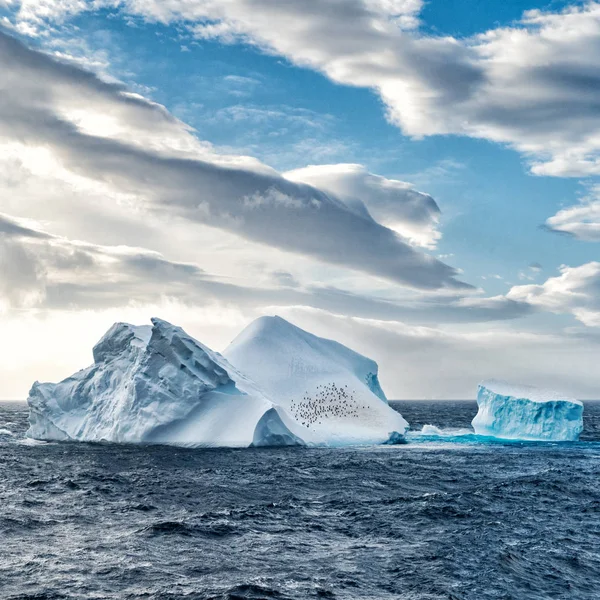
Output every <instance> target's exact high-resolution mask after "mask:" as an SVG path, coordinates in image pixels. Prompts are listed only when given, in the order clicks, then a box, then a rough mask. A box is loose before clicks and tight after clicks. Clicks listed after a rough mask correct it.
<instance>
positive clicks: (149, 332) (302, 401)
mask: <svg viewBox="0 0 600 600" xmlns="http://www.w3.org/2000/svg"><path fill="white" fill-rule="evenodd" d="M228 352H229V354H230V355H231V357H232V358H233V359H235V361H237V363H239V364H238V365H235V366H232V364H231V361H228V360H227V358H224V357H223V356H222V355H220V354H219V353H216V352H213V351H212V350H210V349H209V348H207V347H206V346H204V345H203V344H201V343H200V342H198V341H197V340H195V339H194V338H192V337H190V336H189V335H188V334H187V333H185V331H183V330H182V329H181V328H179V327H176V326H174V325H171V324H170V323H167V322H166V321H162V320H160V319H153V320H152V326H150V325H148V326H140V327H136V326H133V325H128V324H125V323H117V324H115V325H113V327H111V329H110V330H109V331H108V332H107V333H106V334H105V335H104V337H103V338H102V339H101V340H100V341H99V342H98V344H96V346H95V347H94V350H93V356H94V364H93V365H92V366H90V367H88V368H87V369H84V370H82V371H79V372H78V373H76V374H74V375H73V376H71V377H69V378H68V379H65V380H64V381H62V382H60V383H57V384H53V383H38V382H36V383H35V384H34V385H33V387H32V389H31V391H30V395H29V398H28V403H29V409H30V417H29V419H30V428H29V430H28V437H30V438H34V439H40V440H77V441H90V442H93V441H110V442H120V443H149V444H152V443H162V444H178V445H187V446H225V447H247V446H281V445H305V444H310V445H344V444H355V443H378V442H385V441H388V440H389V439H390V436H392V439H393V440H396V441H397V440H398V439H399V436H398V434H400V435H402V434H403V433H404V431H405V429H406V427H407V425H406V421H404V419H403V418H402V417H401V416H400V415H399V414H398V413H396V412H395V411H393V410H392V409H391V408H390V407H389V406H388V404H387V401H386V399H385V396H384V395H383V392H382V391H381V388H380V386H379V382H378V380H377V365H376V364H375V363H374V362H373V361H370V360H369V359H366V358H364V357H362V356H360V355H358V354H356V353H354V352H352V351H351V350H349V349H348V348H345V347H344V346H342V345H340V344H337V343H335V342H331V341H329V340H322V339H321V338H317V337H316V336H312V335H311V334H308V333H307V332H305V331H302V330H301V329H298V328H296V327H294V326H293V325H291V324H289V323H287V322H286V321H284V320H283V319H278V318H273V319H259V320H258V321H257V322H255V323H254V324H252V325H250V326H249V327H248V328H247V329H246V330H245V331H244V332H243V333H242V334H241V336H240V337H239V338H238V340H236V342H234V344H232V346H231V347H230V348H229V350H228ZM255 353H257V354H256V355H254V354H255ZM253 355H254V356H253ZM253 360H258V361H259V362H260V361H264V362H262V363H260V364H262V366H263V369H262V370H261V369H258V368H256V367H257V365H258V363H256V362H253ZM245 367H251V368H250V370H249V371H248V372H246V371H245ZM250 371H252V374H250V376H248V374H249V373H250ZM255 375H256V376H257V378H256V379H255Z"/></svg>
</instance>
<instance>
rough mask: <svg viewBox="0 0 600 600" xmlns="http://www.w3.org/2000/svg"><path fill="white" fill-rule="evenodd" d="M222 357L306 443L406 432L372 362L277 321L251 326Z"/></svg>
mask: <svg viewBox="0 0 600 600" xmlns="http://www.w3.org/2000/svg"><path fill="white" fill-rule="evenodd" d="M224 355H225V357H226V358H227V359H228V360H229V362H230V363H231V364H233V365H234V366H235V367H236V368H237V369H239V370H240V371H242V372H243V373H245V374H246V375H248V376H249V377H251V378H252V380H253V381H254V382H256V384H257V385H258V386H259V387H260V388H261V389H262V390H264V391H265V393H266V394H267V395H268V396H269V397H270V398H271V399H272V400H273V401H274V402H276V403H277V405H278V406H280V407H283V408H284V409H285V414H286V415H287V416H289V417H291V418H292V419H293V420H294V421H295V423H296V425H297V426H298V427H299V428H300V429H299V430H300V432H301V433H299V434H298V435H300V436H301V437H302V439H304V440H305V441H306V442H307V443H310V444H316V445H329V446H338V445H339V446H341V445H348V444H361V443H364V444H370V443H385V442H387V441H388V440H390V438H392V439H393V440H394V441H395V442H397V441H398V439H399V438H400V437H401V436H402V435H403V434H404V433H405V431H406V429H407V428H408V424H407V422H406V421H405V420H404V419H403V418H402V416H401V415H400V414H399V413H397V412H396V411H395V410H393V409H392V408H391V407H390V406H389V405H388V402H387V399H386V397H385V394H384V393H383V390H382V389H381V386H380V384H379V379H378V377H377V373H378V367H377V363H375V362H374V361H372V360H370V359H369V358H366V357H364V356H361V355H360V354H358V353H356V352H354V351H352V350H350V349H349V348H346V347H345V346H343V345H342V344H339V343H337V342H334V341H332V340H327V339H323V338H320V337H317V336H315V335H313V334H311V333H308V332H306V331H304V330H302V329H300V328H298V327H296V326H294V325H292V324H291V323H288V322H287V321H285V320H284V319H282V318H280V317H261V318H260V319H257V320H256V321H254V322H253V323H251V324H250V325H249V326H248V327H247V328H246V329H245V330H244V331H243V332H242V333H241V334H240V335H239V336H238V337H237V338H236V339H235V340H234V341H233V342H232V344H231V345H230V346H229V347H228V348H227V349H226V350H225V352H224ZM288 427H289V425H288Z"/></svg>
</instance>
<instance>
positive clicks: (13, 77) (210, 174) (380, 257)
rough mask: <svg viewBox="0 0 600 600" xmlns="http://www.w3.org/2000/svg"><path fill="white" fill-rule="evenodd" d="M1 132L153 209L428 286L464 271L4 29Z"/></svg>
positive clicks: (0, 37) (446, 283)
mask: <svg viewBox="0 0 600 600" xmlns="http://www.w3.org/2000/svg"><path fill="white" fill-rule="evenodd" d="M0 61H1V62H2V64H3V69H2V71H1V72H0V89H1V90H2V96H1V98H0V136H1V137H4V138H5V139H7V140H18V141H20V142H21V143H24V144H27V145H30V146H34V147H35V146H43V147H46V148H50V149H51V151H52V154H53V156H54V157H55V159H56V160H57V161H58V162H59V163H60V164H61V165H62V166H63V167H64V168H66V169H68V170H70V171H72V172H74V173H76V174H77V175H79V176H82V177H86V178H89V179H92V180H95V181H98V182H101V183H103V184H106V185H110V186H112V187H114V188H115V189H117V190H119V192H122V193H127V194H131V195H132V196H134V197H135V198H136V199H137V201H139V202H140V203H142V204H144V206H145V207H146V208H148V209H149V210H152V211H154V212H155V213H157V214H160V213H168V214H171V215H176V216H178V217H180V218H182V219H185V220H187V221H189V222H192V223H193V222H197V223H203V224H209V225H211V226H213V227H218V228H222V229H225V230H228V231H231V232H233V233H235V234H237V235H239V236H242V237H244V238H246V239H249V240H252V241H255V242H259V243H262V244H267V245H271V246H275V247H277V248H280V249H283V250H286V251H289V252H294V253H298V254H302V255H307V256H311V257H312V258H314V259H317V260H321V261H325V262H329V263H332V264H336V265H340V266H344V267H349V268H351V269H356V270H359V271H364V272H366V273H369V274H371V275H376V276H378V277H382V278H385V279H388V280H391V281H394V282H396V283H402V284H405V285H409V286H413V287H416V288H423V289H437V288H441V287H448V288H455V289H462V288H467V287H469V286H467V285H466V284H464V283H461V282H460V281H458V280H457V279H456V275H457V271H456V270H455V269H453V268H452V267H449V266H448V265H446V264H444V263H442V262H441V261H439V260H437V259H435V258H433V257H431V256H429V255H426V254H423V253H421V252H418V251H416V250H414V249H413V248H412V247H411V246H410V245H409V244H407V243H406V242H405V241H404V240H403V239H402V238H401V237H400V236H398V235H397V233H396V232H394V231H392V230H391V229H389V228H387V227H385V226H382V225H381V224H379V223H378V222H377V221H376V220H374V219H373V218H371V217H370V216H369V215H366V214H359V213H358V212H357V211H355V210H352V209H350V208H349V207H348V206H347V205H346V204H344V203H343V202H342V201H340V200H339V199H337V198H336V197H334V196H332V195H330V194H327V193H326V192H325V191H323V190H320V189H317V188H315V187H313V186H310V185H307V184H300V183H296V182H293V181H291V180H289V179H286V178H284V177H282V176H281V175H279V174H278V173H277V172H276V171H274V170H273V169H270V168H268V167H266V166H265V165H262V164H260V163H259V162H258V161H255V160H252V159H248V158H246V157H228V156H220V155H217V154H216V153H214V152H213V151H212V149H211V148H210V147H207V145H205V144H202V143H200V142H198V140H197V139H196V138H195V137H194V136H192V135H191V133H190V132H189V130H188V128H187V127H186V126H185V125H184V124H183V123H181V122H180V121H178V120H177V119H175V118H174V117H173V116H172V115H170V114H169V113H168V112H167V111H166V110H165V109H164V108H163V107H162V106H159V105H156V104H154V103H152V102H149V101H148V100H146V99H144V98H142V97H141V96H138V95H135V94H131V93H129V92H127V91H126V90H125V89H123V88H122V86H120V85H118V84H114V83H107V82H105V81H103V80H101V79H99V78H98V77H96V76H95V75H93V74H91V73H88V72H86V71H84V70H82V69H80V68H78V67H77V66H74V65H68V64H64V63H61V62H59V61H57V60H55V59H53V58H51V57H49V56H47V55H45V54H43V53H41V52H38V51H35V50H32V49H30V48H26V47H25V46H24V45H22V44H21V43H20V42H18V41H17V40H15V39H14V38H12V37H10V36H8V35H6V34H4V33H1V32H0Z"/></svg>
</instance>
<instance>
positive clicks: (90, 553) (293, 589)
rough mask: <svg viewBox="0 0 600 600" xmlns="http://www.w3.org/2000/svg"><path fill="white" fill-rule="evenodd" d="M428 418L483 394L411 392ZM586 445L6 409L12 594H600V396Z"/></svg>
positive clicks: (7, 555) (590, 411) (5, 561)
mask: <svg viewBox="0 0 600 600" xmlns="http://www.w3.org/2000/svg"><path fill="white" fill-rule="evenodd" d="M396 406H397V407H398V409H399V410H400V411H401V412H402V413H403V414H404V416H405V417H406V418H407V419H408V420H409V422H410V423H411V425H412V426H413V427H414V428H415V429H421V427H422V425H424V424H426V423H431V424H435V425H437V426H438V427H440V428H465V427H468V425H469V422H470V420H471V418H472V417H473V416H474V414H475V412H476V405H475V403H474V402H400V403H397V404H396ZM585 410H586V413H585V414H586V419H585V432H584V435H583V437H582V441H581V442H580V443H573V444H519V443H512V444H503V443H494V444H485V443H480V442H475V441H474V440H473V439H472V438H469V437H461V438H452V437H448V438H445V437H443V436H442V437H439V436H438V437H436V436H429V437H427V436H421V435H413V436H411V441H410V443H408V444H405V445H402V446H390V447H371V448H352V449H343V450H340V449H331V450H327V449H297V448H296V449H279V450H275V449H273V450H270V449H249V450H185V449H177V448H168V447H156V446H155V447H119V446H111V445H103V444H94V445H92V444H44V445H35V446H32V445H25V444H24V443H23V441H22V438H23V434H24V432H25V429H26V427H27V423H26V420H27V412H26V407H25V405H23V404H14V403H13V404H0V430H3V431H0V598H1V599H2V600H7V599H11V600H16V599H17V598H18V599H20V600H25V599H28V600H34V599H35V600H49V599H52V600H59V599H83V598H85V599H117V598H118V599H152V600H158V599H161V600H162V599H164V600H167V599H169V600H174V599H187V600H200V599H209V598H214V599H226V598H229V599H258V598H269V599H296V598H298V599H299V598H340V599H361V600H370V599H402V600H434V599H435V600H438V599H445V600H450V599H452V600H459V599H465V600H466V599H469V600H486V599H502V600H509V599H514V600H527V599H535V600H541V599H553V600H554V599H569V600H571V599H590V600H591V599H598V598H600V404H599V403H591V402H590V403H587V404H586V409H585Z"/></svg>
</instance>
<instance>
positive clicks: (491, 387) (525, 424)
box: [472, 380, 583, 441]
mask: <svg viewBox="0 0 600 600" xmlns="http://www.w3.org/2000/svg"><path fill="white" fill-rule="evenodd" d="M477 404H478V406H479V410H478V412H477V415H476V416H475V418H474V419H473V422H472V425H473V429H474V430H475V433H476V434H478V435H486V436H493V437H498V438H504V439H519V440H539V441H576V440H578V439H579V435H580V433H581V431H582V430H583V403H582V402H581V401H580V400H575V399H572V398H566V397H564V396H561V395H560V394H558V393H557V392H553V391H550V390H540V389H538V388H534V387H530V386H523V385H518V386H517V385H511V384H509V383H506V382H503V381H495V380H490V381H485V382H483V383H481V384H480V385H479V390H478V393H477Z"/></svg>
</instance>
